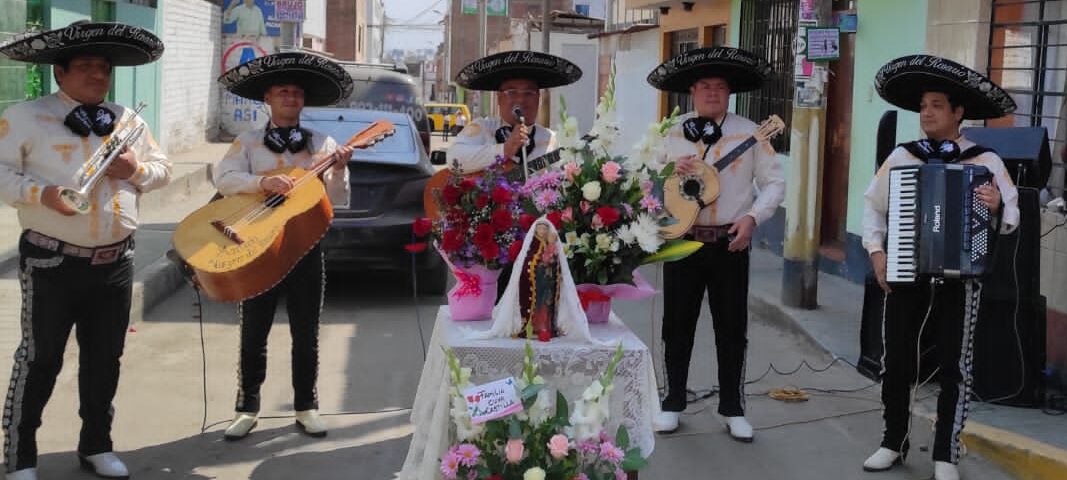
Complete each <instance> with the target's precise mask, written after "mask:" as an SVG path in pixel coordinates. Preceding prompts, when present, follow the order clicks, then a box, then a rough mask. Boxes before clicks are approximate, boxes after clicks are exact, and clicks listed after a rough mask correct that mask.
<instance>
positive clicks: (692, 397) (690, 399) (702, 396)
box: [659, 357, 879, 404]
mask: <svg viewBox="0 0 1067 480" xmlns="http://www.w3.org/2000/svg"><path fill="white" fill-rule="evenodd" d="M837 363H844V364H846V365H849V366H852V367H853V368H855V367H856V364H854V363H852V362H850V361H848V359H846V358H844V357H834V359H833V360H831V361H830V363H828V364H826V366H825V367H814V366H812V365H811V364H810V363H808V361H807V360H801V361H800V363H799V364H798V365H797V366H796V368H794V369H792V370H788V371H783V370H779V369H778V367H776V366H775V365H774V363H773V362H771V363H770V364H768V365H767V369H766V370H764V371H763V373H762V374H760V375H759V376H758V377H756V378H754V379H752V380H747V381H745V385H751V384H754V383H757V382H759V381H760V380H763V379H764V378H766V377H767V375H770V373H771V372H774V373H776V374H778V375H780V376H783V377H788V376H791V375H795V374H796V373H797V372H799V371H800V369H802V368H805V367H807V369H808V370H810V371H811V372H814V373H822V372H825V371H827V370H829V369H830V368H832V367H833V366H834V365H835V364H837ZM878 383H879V382H871V383H869V384H867V385H864V386H862V387H856V388H818V387H803V388H802V389H803V390H810V391H814V392H821V393H827V394H834V393H855V392H860V391H863V390H867V389H869V388H871V387H873V386H875V385H878ZM664 389H665V387H660V389H659V390H660V391H661V392H662V391H663V390H664ZM718 392H719V386H718V385H714V386H712V387H711V388H704V389H699V390H693V389H686V394H687V395H686V397H687V398H686V403H687V404H693V403H697V402H700V401H702V400H706V399H708V398H711V397H713V396H715V394H716V393H718ZM764 395H766V393H762V394H751V393H746V394H745V396H746V397H747V396H764Z"/></svg>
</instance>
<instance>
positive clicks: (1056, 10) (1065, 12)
mask: <svg viewBox="0 0 1067 480" xmlns="http://www.w3.org/2000/svg"><path fill="white" fill-rule="evenodd" d="M990 33H991V34H990V36H989V39H990V45H989V74H990V77H991V78H992V80H993V81H994V82H996V83H997V84H998V85H1000V86H1001V87H1003V88H1004V89H1005V90H1006V91H1007V92H1008V93H1009V94H1011V96H1012V98H1013V99H1014V100H1015V103H1016V105H1018V108H1017V109H1016V111H1015V113H1014V114H1012V115H1009V116H1008V117H1005V118H1001V119H997V120H991V121H989V122H988V124H989V125H990V126H1007V127H1010V126H1017V127H1029V126H1035V127H1036V126H1043V127H1045V128H1047V129H1048V133H1049V139H1050V142H1051V145H1050V147H1051V148H1052V152H1053V157H1054V159H1053V170H1052V175H1051V176H1050V177H1049V184H1048V187H1049V190H1050V193H1052V194H1053V195H1054V196H1056V197H1060V196H1063V195H1064V177H1065V176H1067V175H1065V172H1064V164H1063V161H1062V158H1063V157H1062V155H1063V154H1064V145H1065V143H1064V142H1065V140H1067V96H1065V95H1064V89H1065V87H1067V0H994V3H993V18H992V22H991V32H990Z"/></svg>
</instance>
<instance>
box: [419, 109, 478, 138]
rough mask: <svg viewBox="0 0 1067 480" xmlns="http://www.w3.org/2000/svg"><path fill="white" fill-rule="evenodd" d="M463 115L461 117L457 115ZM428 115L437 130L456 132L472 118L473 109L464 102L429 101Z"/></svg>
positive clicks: (432, 126)
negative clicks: (458, 117)
mask: <svg viewBox="0 0 1067 480" xmlns="http://www.w3.org/2000/svg"><path fill="white" fill-rule="evenodd" d="M460 115H462V118H461V119H457V116H460ZM426 116H427V117H429V118H430V123H431V128H433V131H435V132H450V133H453V134H455V133H456V132H458V131H459V130H460V129H461V128H462V127H463V126H465V125H466V124H467V123H468V122H470V119H471V111H470V110H469V109H467V106H466V105H464V104H462V103H427V104H426Z"/></svg>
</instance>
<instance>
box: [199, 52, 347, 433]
mask: <svg viewBox="0 0 1067 480" xmlns="http://www.w3.org/2000/svg"><path fill="white" fill-rule="evenodd" d="M219 82H220V83H221V84H222V85H223V86H224V87H226V89H227V90H229V91H230V92H232V93H233V94H235V95H238V96H241V97H244V98H247V99H250V100H256V101H261V102H263V103H265V104H267V106H269V107H270V120H269V121H268V122H267V125H265V126H263V127H261V128H257V129H253V130H250V131H247V132H244V133H242V134H241V135H239V136H238V137H237V139H235V140H234V141H233V146H231V147H230V150H229V151H228V152H227V153H226V156H225V157H223V159H222V161H220V162H219V165H218V168H217V169H215V173H214V180H215V186H216V187H217V188H218V190H219V193H221V194H222V195H225V196H229V195H236V194H242V193H246V194H247V193H258V192H267V193H272V194H279V195H284V194H286V193H287V192H289V190H290V189H292V188H293V186H294V179H293V178H291V177H289V176H287V175H265V172H267V171H270V170H274V169H278V168H282V167H293V166H295V167H301V168H307V167H309V166H310V165H311V164H313V163H314V162H316V161H317V160H319V159H321V158H323V157H325V156H327V155H330V154H334V153H336V155H337V156H338V157H339V158H341V159H348V158H350V157H351V156H352V148H351V147H347V146H338V145H337V142H335V141H334V139H333V138H330V136H329V135H326V134H324V133H322V132H318V131H315V130H311V129H308V128H305V127H302V126H301V125H300V112H301V111H302V110H303V108H304V106H305V105H308V106H325V105H332V104H334V103H336V102H337V101H338V100H340V99H342V98H345V97H347V96H348V95H349V94H350V93H351V92H352V87H353V83H352V77H350V76H349V75H348V73H347V72H345V70H344V69H343V68H342V67H341V66H340V65H338V64H336V63H334V62H333V61H330V60H328V59H326V58H323V57H319V56H317V55H312V54H309V53H301V52H288V53H278V54H273V55H267V56H265V57H260V58H257V59H255V60H252V61H250V62H248V63H245V64H242V65H239V66H237V67H234V68H233V69H231V70H230V71H228V72H226V73H224V74H223V75H222V76H221V77H219ZM322 180H323V183H324V184H325V185H326V193H327V195H328V196H329V199H330V201H331V202H332V203H333V204H334V205H347V204H348V201H349V191H350V187H349V183H348V162H347V161H337V162H335V163H334V164H333V166H332V167H330V168H329V169H328V170H327V171H326V172H325V173H324V174H323V178H322ZM324 291H325V274H324V267H323V257H322V250H321V248H320V247H319V245H318V243H316V244H315V247H314V248H312V249H311V251H309V252H308V253H307V254H305V255H304V257H303V258H301V259H300V261H299V262H297V264H296V265H295V266H294V267H293V268H292V270H290V271H289V273H288V274H287V275H286V277H285V278H284V279H282V280H281V282H279V283H278V284H277V285H275V286H274V287H273V288H271V289H270V290H268V291H266V292H263V293H261V294H259V295H258V296H255V297H253V298H250V299H247V300H244V301H242V302H241V303H240V304H239V305H238V308H237V315H238V317H239V320H240V324H241V353H240V363H239V365H238V376H237V381H238V385H237V402H236V415H235V417H234V419H233V421H232V422H231V423H230V425H229V427H227V428H226V432H225V438H226V439H227V440H237V439H241V438H244V437H245V436H247V435H248V433H249V432H250V431H251V430H252V428H253V427H255V425H256V422H257V419H258V416H259V410H260V406H261V405H260V394H259V390H260V386H261V385H262V384H263V381H264V380H265V378H266V374H267V336H268V334H269V333H270V328H271V324H272V323H273V322H274V313H275V309H276V308H277V305H278V300H279V298H280V297H281V296H283V295H284V296H285V297H286V302H285V304H286V309H287V312H288V314H289V332H290V334H291V335H292V337H293V348H292V364H293V367H292V374H293V378H292V383H293V391H294V397H295V398H294V400H293V407H294V410H296V424H297V426H298V427H300V429H301V430H303V431H304V432H305V433H307V434H308V435H311V436H314V437H322V436H325V435H326V432H327V429H326V425H325V423H324V422H323V421H322V417H321V416H320V415H319V413H318V408H319V407H318V396H317V395H318V394H317V390H316V386H315V385H316V381H317V378H318V368H319V314H320V312H321V310H322V301H323V300H322V299H323V292H324Z"/></svg>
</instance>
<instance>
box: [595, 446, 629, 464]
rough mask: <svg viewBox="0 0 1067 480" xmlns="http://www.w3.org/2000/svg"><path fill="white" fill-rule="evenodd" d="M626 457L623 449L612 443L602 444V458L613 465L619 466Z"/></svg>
mask: <svg viewBox="0 0 1067 480" xmlns="http://www.w3.org/2000/svg"><path fill="white" fill-rule="evenodd" d="M624 456H626V454H625V453H623V451H622V449H620V448H619V447H616V446H615V445H614V444H612V443H611V442H604V443H601V444H600V458H603V459H604V460H607V461H609V462H611V463H614V464H616V465H618V464H619V463H621V462H622V458H623V457H624Z"/></svg>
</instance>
